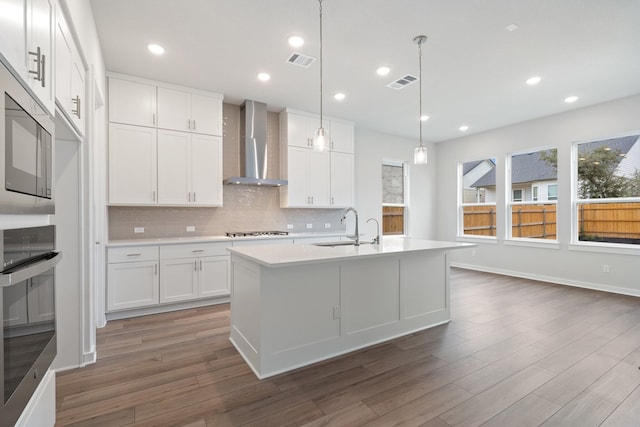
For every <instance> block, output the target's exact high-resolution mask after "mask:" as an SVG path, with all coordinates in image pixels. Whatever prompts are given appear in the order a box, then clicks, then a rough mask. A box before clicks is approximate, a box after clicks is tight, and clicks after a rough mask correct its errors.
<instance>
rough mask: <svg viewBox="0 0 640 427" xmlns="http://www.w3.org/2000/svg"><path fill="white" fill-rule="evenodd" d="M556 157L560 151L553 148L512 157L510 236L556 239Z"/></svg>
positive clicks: (514, 237) (510, 159)
mask: <svg viewBox="0 0 640 427" xmlns="http://www.w3.org/2000/svg"><path fill="white" fill-rule="evenodd" d="M557 156H558V151H557V150H556V149H555V148H553V149H546V150H539V151H531V152H526V153H519V154H513V155H511V156H510V157H509V159H508V161H509V166H508V167H509V170H510V173H509V172H507V178H508V180H509V182H508V188H510V189H511V191H510V194H511V200H509V201H508V212H510V215H507V221H509V224H508V227H507V228H508V230H509V237H510V238H512V239H547V240H556V239H557V234H556V204H557V200H558V184H557V175H558V173H557V169H556V164H557ZM541 190H542V191H541ZM545 190H546V191H545Z"/></svg>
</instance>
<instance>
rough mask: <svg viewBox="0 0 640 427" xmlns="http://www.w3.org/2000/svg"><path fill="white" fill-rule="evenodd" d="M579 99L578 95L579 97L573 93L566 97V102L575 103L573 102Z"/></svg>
mask: <svg viewBox="0 0 640 427" xmlns="http://www.w3.org/2000/svg"><path fill="white" fill-rule="evenodd" d="M577 100H578V97H577V96H575V95H571V96H567V97H566V98H565V99H564V102H566V103H567V104H571V103H573V102H576V101H577Z"/></svg>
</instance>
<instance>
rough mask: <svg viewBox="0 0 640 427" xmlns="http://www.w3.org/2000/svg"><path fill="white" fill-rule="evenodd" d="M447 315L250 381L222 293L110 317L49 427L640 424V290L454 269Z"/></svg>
mask: <svg viewBox="0 0 640 427" xmlns="http://www.w3.org/2000/svg"><path fill="white" fill-rule="evenodd" d="M451 306H452V321H451V323H449V324H448V325H443V326H439V327H436V328H432V329H429V330H426V331H422V332H419V333H416V334H413V335H410V336H406V337H403V338H400V339H396V340H393V341H390V342H387V343H384V344H380V345H377V346H375V347H371V348H368V349H365V350H362V351H358V352H355V353H351V354H349V355H346V356H342V357H338V358H335V359H332V360H330V361H326V362H323V363H320V364H316V365H313V366H310V367H307V368H303V369H299V370H297V371H294V372H292V373H289V374H283V375H279V376H276V377H273V378H269V379H266V380H263V381H259V380H257V379H256V377H255V376H254V375H253V373H252V372H251V370H250V369H249V367H248V366H247V365H246V364H245V363H244V361H243V360H242V358H241V357H240V356H239V355H238V353H237V352H236V351H235V349H234V348H233V347H232V346H231V344H230V342H229V340H228V336H229V306H228V305H227V304H225V305H220V306H213V307H206V308H200V309H193V310H185V311H180V312H173V313H167V314H160V315H153V316H146V317H139V318H133V319H126V320H117V321H111V322H109V323H108V325H107V326H106V327H105V328H103V329H101V330H99V331H98V361H97V363H96V364H94V365H91V366H88V367H86V368H82V369H76V370H73V371H69V372H64V373H61V374H58V376H57V409H58V414H57V416H58V420H57V424H56V425H58V426H66V425H74V426H165V425H166V426H172V425H176V426H190V427H202V426H245V425H246V426H278V427H281V426H303V425H304V426H349V427H351V426H360V425H367V426H392V425H402V426H431V427H443V426H444V427H446V426H479V425H482V426H500V427H504V426H520V425H522V426H537V425H544V426H581V427H582V426H598V425H602V426H636V427H637V426H639V425H640V369H639V367H640V298H634V297H628V296H622V295H615V294H607V293H603V292H596V291H591V290H585V289H578V288H571V287H565V286H559V285H552V284H548V283H541V282H535V281H531V280H524V279H517V278H512V277H506V276H497V275H492V274H487V273H479V272H473V271H467V270H459V269H453V271H452V276H451Z"/></svg>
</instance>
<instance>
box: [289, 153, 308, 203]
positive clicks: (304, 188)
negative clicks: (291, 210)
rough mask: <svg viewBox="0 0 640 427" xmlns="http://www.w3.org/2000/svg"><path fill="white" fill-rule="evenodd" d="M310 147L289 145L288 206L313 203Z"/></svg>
mask: <svg viewBox="0 0 640 427" xmlns="http://www.w3.org/2000/svg"><path fill="white" fill-rule="evenodd" d="M310 151H311V149H309V148H299V147H292V146H289V147H288V163H289V164H288V165H287V170H288V175H287V180H288V181H289V183H288V184H287V187H286V189H285V190H286V194H287V195H288V199H287V206H289V207H299V206H308V205H310V204H311V198H310V197H311V196H310V194H309V188H308V187H309V180H308V179H309V178H308V168H309V152H310Z"/></svg>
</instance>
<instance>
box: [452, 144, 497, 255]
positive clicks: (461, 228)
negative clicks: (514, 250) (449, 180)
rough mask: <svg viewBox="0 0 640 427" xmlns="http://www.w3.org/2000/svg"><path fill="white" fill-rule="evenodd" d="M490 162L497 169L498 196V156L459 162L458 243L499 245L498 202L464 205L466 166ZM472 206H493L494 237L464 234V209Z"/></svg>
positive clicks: (457, 198)
mask: <svg viewBox="0 0 640 427" xmlns="http://www.w3.org/2000/svg"><path fill="white" fill-rule="evenodd" d="M485 160H490V161H493V162H494V163H495V165H494V168H495V169H496V194H497V189H498V185H497V184H498V182H497V180H498V178H497V170H498V159H497V157H496V156H483V157H482V158H480V159H478V158H474V159H472V160H462V161H458V162H457V171H456V174H457V178H458V179H457V183H456V192H457V196H456V204H457V209H456V211H457V221H456V222H457V230H456V240H458V241H469V242H479V241H482V242H484V243H496V244H497V243H498V203H497V200H496V201H495V202H492V203H487V202H486V201H485V202H481V203H464V188H463V187H464V176H463V173H464V164H465V163H471V162H477V161H485ZM467 206H470V207H473V206H492V207H493V208H494V211H495V218H496V219H495V221H494V224H493V228H494V230H495V235H494V236H483V235H474V234H464V208H465V207H467Z"/></svg>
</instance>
